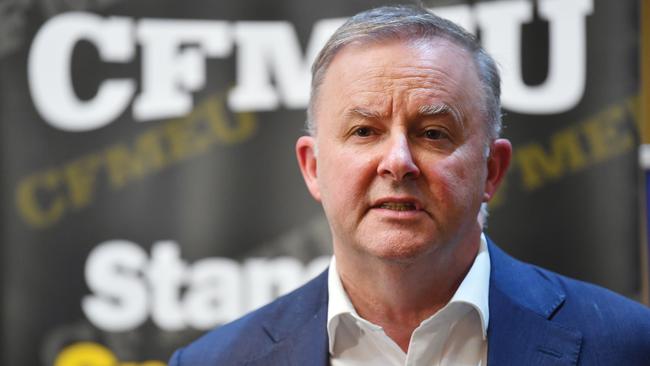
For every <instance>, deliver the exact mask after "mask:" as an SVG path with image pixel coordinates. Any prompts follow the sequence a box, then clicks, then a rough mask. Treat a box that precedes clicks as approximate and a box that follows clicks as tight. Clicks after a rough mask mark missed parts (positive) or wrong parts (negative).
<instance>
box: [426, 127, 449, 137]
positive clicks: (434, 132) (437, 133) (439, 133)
mask: <svg viewBox="0 0 650 366" xmlns="http://www.w3.org/2000/svg"><path fill="white" fill-rule="evenodd" d="M423 135H424V137H425V138H427V139H429V140H440V139H444V138H447V134H446V133H445V132H444V131H442V130H436V129H428V130H425V131H424V133H423Z"/></svg>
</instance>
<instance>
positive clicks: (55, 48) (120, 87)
mask: <svg viewBox="0 0 650 366" xmlns="http://www.w3.org/2000/svg"><path fill="white" fill-rule="evenodd" d="M538 9H539V15H540V17H541V18H542V19H544V20H546V21H548V22H549V62H548V65H549V66H548V73H547V77H546V79H545V81H544V82H543V83H541V84H539V85H526V83H524V81H523V76H522V73H521V70H522V65H521V59H522V55H521V43H522V39H521V34H522V26H523V24H525V23H529V22H531V21H532V17H533V5H532V3H531V2H527V1H520V0H501V1H490V2H481V3H477V4H476V5H454V6H447V7H437V8H434V9H433V10H434V11H435V12H436V13H438V14H440V15H441V16H443V17H447V18H449V19H451V20H453V21H456V22H457V23H459V24H460V25H462V26H463V27H465V28H466V29H467V30H468V31H470V32H474V33H475V32H476V31H477V30H478V29H480V30H481V34H482V40H483V45H484V47H485V48H486V50H487V51H488V52H489V53H490V54H492V55H493V56H494V57H495V58H496V60H497V62H498V63H499V64H501V65H502V66H503V70H502V71H503V72H502V75H503V98H502V101H503V106H504V108H506V109H509V110H512V111H516V112H519V113H530V114H551V113H560V112H564V111H568V110H570V109H571V108H573V107H575V106H576V105H577V104H578V103H579V102H580V100H581V98H582V96H583V94H584V89H585V84H586V54H587V52H586V17H587V16H588V15H589V14H591V13H592V12H593V0H574V1H561V0H540V1H539V2H538ZM343 21H344V19H323V20H320V21H317V22H316V23H315V24H314V25H313V27H312V31H311V35H310V38H309V41H308V44H307V47H306V51H305V52H304V54H303V52H302V50H301V47H300V44H299V42H298V37H297V35H296V31H295V28H294V27H293V25H292V24H291V23H289V22H286V21H264V22H250V21H241V22H226V21H219V20H175V19H146V18H145V19H141V20H138V21H136V20H133V19H131V18H126V17H100V16H98V15H94V14H90V13H81V12H75V13H65V14H61V15H58V16H55V17H53V18H51V19H50V20H48V21H47V23H45V25H43V26H42V27H41V28H40V29H39V31H38V33H37V34H36V36H35V38H34V42H33V43H32V45H31V48H30V53H29V60H28V78H29V86H30V91H31V94H32V98H33V100H34V105H35V107H36V109H37V111H38V112H39V113H40V114H41V116H42V117H43V119H44V120H45V121H46V122H47V123H49V124H51V125H52V126H54V127H56V128H59V129H63V130H66V131H89V130H94V129H97V128H100V127H103V126H105V125H107V124H109V123H111V122H112V121H113V120H114V119H115V118H117V116H119V115H120V114H122V113H123V112H124V111H125V110H126V109H127V108H128V107H129V103H130V102H131V101H132V100H133V99H134V98H135V101H134V103H133V117H134V119H135V120H137V121H147V120H153V119H162V118H172V117H178V116H181V115H183V114H185V113H187V112H189V111H190V110H191V109H192V104H193V99H192V93H193V92H196V91H199V90H201V89H202V88H204V87H205V83H206V79H207V67H206V61H207V59H209V58H221V59H223V58H227V57H230V56H231V55H232V54H233V50H235V49H236V52H234V53H235V57H236V63H235V65H236V70H235V74H236V75H235V76H236V80H235V87H234V88H233V89H232V90H231V91H230V93H229V95H228V106H229V107H230V109H231V110H233V111H236V112H244V111H269V110H276V109H278V108H280V107H286V108H290V109H295V108H305V107H306V105H307V102H308V99H309V83H310V73H309V65H310V64H311V63H312V61H313V60H314V58H315V57H316V54H317V52H318V50H319V49H321V47H322V46H323V45H324V43H325V42H326V40H327V38H328V37H329V36H330V35H331V34H332V33H333V32H334V31H335V30H336V28H337V27H338V26H339V25H341V24H342V22H343ZM81 40H86V41H88V42H90V43H91V44H92V45H94V46H95V47H97V50H98V52H99V57H100V59H101V61H103V62H113V63H129V62H132V61H133V60H134V58H135V48H136V46H140V47H141V48H142V61H141V62H142V65H141V67H142V81H141V90H142V91H141V93H140V94H139V95H137V96H134V93H135V90H136V84H137V81H136V80H133V79H132V78H131V79H129V78H122V79H109V80H104V81H103V82H102V83H101V84H100V86H99V89H98V92H97V94H96V96H94V97H93V98H92V99H90V100H86V101H83V100H80V99H79V98H78V96H77V95H76V94H75V91H74V88H73V77H74V75H73V74H72V73H71V72H70V63H71V60H72V57H73V52H74V48H75V45H76V44H77V43H78V42H79V41H81Z"/></svg>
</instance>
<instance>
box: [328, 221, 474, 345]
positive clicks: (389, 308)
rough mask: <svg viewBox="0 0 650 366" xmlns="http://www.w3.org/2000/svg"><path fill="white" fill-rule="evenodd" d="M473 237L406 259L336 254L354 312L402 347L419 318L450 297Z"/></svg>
mask: <svg viewBox="0 0 650 366" xmlns="http://www.w3.org/2000/svg"><path fill="white" fill-rule="evenodd" d="M479 244H480V232H479V236H477V237H476V239H475V240H474V239H471V240H466V241H463V242H459V243H457V244H456V245H450V247H449V248H438V250H436V251H434V252H432V253H427V254H426V255H422V256H421V257H418V258H411V259H409V260H408V261H403V260H399V261H398V260H393V259H383V258H376V257H370V258H367V257H366V258H363V254H360V253H358V252H357V253H352V254H351V253H348V252H347V251H346V253H345V254H341V255H336V258H337V259H336V260H337V271H338V274H339V276H340V278H341V283H342V285H343V287H344V289H345V292H346V293H347V294H348V297H349V298H350V301H351V302H352V304H353V305H354V308H355V310H356V311H357V313H358V314H359V315H360V316H361V317H362V318H364V319H366V320H368V321H370V322H372V323H374V324H377V325H379V326H381V327H382V328H383V329H384V331H385V333H386V335H388V336H389V337H390V338H392V339H393V340H394V341H395V343H397V344H398V345H399V346H400V348H402V350H403V351H404V352H407V350H408V344H409V341H410V338H411V334H412V333H413V331H414V330H415V328H417V327H418V326H419V325H420V323H421V322H422V321H423V320H425V319H427V318H429V317H430V316H432V315H433V314H435V313H436V312H438V310H440V309H441V308H443V307H444V306H445V305H446V304H447V303H448V302H449V300H450V299H451V297H452V296H453V294H454V293H455V292H456V290H457V289H458V286H459V285H460V283H461V282H462V281H463V278H465V275H466V274H467V272H468V271H469V269H470V267H471V265H472V263H473V261H474V258H475V257H476V254H477V252H478V249H479ZM337 249H339V248H337V247H336V246H335V252H336V251H337Z"/></svg>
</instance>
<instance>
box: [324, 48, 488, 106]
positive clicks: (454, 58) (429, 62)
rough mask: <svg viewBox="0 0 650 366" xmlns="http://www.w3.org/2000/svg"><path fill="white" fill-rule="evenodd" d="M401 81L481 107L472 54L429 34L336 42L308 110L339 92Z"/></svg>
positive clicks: (350, 93)
mask: <svg viewBox="0 0 650 366" xmlns="http://www.w3.org/2000/svg"><path fill="white" fill-rule="evenodd" d="M402 86H405V87H415V88H414V89H415V90H416V91H417V94H418V95H425V96H426V95H429V94H430V95H439V96H444V97H449V98H451V97H454V98H453V99H454V100H448V102H450V103H456V104H461V103H462V104H472V106H473V107H476V108H480V109H482V104H483V95H482V94H483V93H482V92H481V87H480V80H479V76H478V73H477V71H476V66H475V63H474V60H473V58H472V55H471V54H470V52H469V51H467V50H466V49H465V48H463V47H462V46H460V45H458V44H456V43H455V42H453V41H450V40H448V39H445V38H435V39H390V40H382V41H377V40H376V41H373V42H353V43H350V44H348V45H346V46H345V47H344V48H341V49H340V50H338V52H337V54H336V55H335V57H334V58H333V59H332V61H331V62H330V64H329V65H328V70H327V73H326V74H325V75H324V78H323V80H322V85H321V86H320V88H321V90H320V91H319V95H318V96H317V98H319V100H318V102H317V104H318V105H314V107H315V108H314V111H313V112H315V114H318V111H319V110H322V109H323V108H326V109H329V108H331V107H332V104H338V103H339V102H340V101H341V98H344V100H348V99H356V95H355V93H364V92H374V93H375V95H377V94H378V93H382V92H383V93H385V94H386V95H388V94H390V92H391V91H394V90H395V89H399V88H400V87H402ZM325 104H327V105H325ZM459 107H469V106H459ZM472 109H473V108H472ZM314 117H316V116H314Z"/></svg>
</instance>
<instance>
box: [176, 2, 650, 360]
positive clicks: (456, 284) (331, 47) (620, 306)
mask: <svg viewBox="0 0 650 366" xmlns="http://www.w3.org/2000/svg"><path fill="white" fill-rule="evenodd" d="M499 95H500V86H499V75H498V71H497V69H496V67H495V64H494V61H493V60H492V58H491V57H490V56H489V55H487V54H486V53H485V52H484V50H483V49H482V48H481V47H480V45H479V44H478V43H477V41H476V40H475V39H474V37H472V36H471V35H469V34H467V33H465V32H464V31H463V30H462V29H461V28H459V27H458V26H456V25H454V24H453V23H451V22H449V21H446V20H443V19H441V18H438V17H436V16H435V15H433V14H430V13H428V12H427V11H426V10H424V9H421V8H417V7H384V8H378V9H374V10H370V11H367V12H363V13H360V14H358V15H357V16H355V17H353V18H351V19H350V20H349V21H348V22H347V23H346V24H345V25H343V26H342V27H341V28H340V29H339V30H337V32H336V33H335V34H334V35H333V37H332V38H331V39H330V40H329V42H328V43H327V44H326V45H325V47H324V49H323V51H321V53H320V55H319V57H318V58H317V60H316V62H315V64H314V67H313V81H312V97H311V101H310V107H309V113H308V114H309V118H308V123H309V126H308V128H309V132H310V135H309V136H303V137H301V138H300V139H299V140H298V142H297V144H296V153H297V156H298V162H299V165H300V169H301V171H302V174H303V177H304V179H305V182H306V184H307V188H308V189H309V191H310V193H311V194H312V196H313V197H314V198H315V199H316V200H317V201H319V202H321V203H322V205H323V208H324V211H325V214H326V216H327V219H328V222H329V224H330V229H331V233H332V238H333V243H332V244H333V249H334V257H333V259H332V263H331V266H330V268H329V271H326V272H325V273H324V274H322V275H320V276H319V277H317V278H316V279H314V280H312V281H311V282H310V283H308V284H306V285H305V286H303V287H302V288H300V289H298V290H296V291H295V292H293V293H291V294H289V295H287V296H285V297H282V298H280V299H278V300H276V301H275V302H273V303H271V304H270V305H267V306H265V307H263V308H262V309H260V310H257V311H255V312H253V313H251V314H249V315H247V316H245V317H243V318H242V319H239V320H237V321H235V322H233V323H230V324H228V325H225V326H223V327H220V328H219V329H217V330H216V331H213V332H212V333H209V334H208V335H206V336H204V337H203V338H202V339H200V340H198V341H197V342H195V343H194V344H192V345H190V346H189V347H187V348H185V349H182V350H179V351H177V352H176V353H175V354H174V356H173V357H172V360H171V362H170V365H188V366H190V365H191V366H202V365H240V364H241V365H326V364H328V363H329V364H331V365H486V364H489V365H578V364H579V365H650V311H649V310H648V309H647V308H645V307H643V306H641V305H639V304H636V303H633V302H631V301H629V300H626V299H624V298H623V297H620V296H618V295H615V294H613V293H611V292H609V291H607V290H604V289H601V288H597V287H595V286H592V285H588V284H585V283H580V282H578V281H574V280H570V279H567V278H564V277H562V276H559V275H556V274H553V273H551V272H548V271H546V270H543V269H539V268H536V267H533V266H531V265H528V264H524V263H521V262H518V261H516V260H514V259H512V258H510V257H508V256H507V255H506V254H504V253H503V252H501V251H500V250H499V249H498V248H497V247H496V246H495V245H494V244H493V243H492V242H490V241H489V239H487V238H486V237H485V236H484V235H483V234H482V222H481V221H482V220H483V219H484V215H479V212H480V209H481V207H482V206H483V205H484V204H485V203H487V202H488V201H489V200H490V199H491V198H492V196H493V195H494V193H495V191H496V190H497V188H498V187H499V184H500V182H501V180H502V178H503V176H504V174H505V172H506V170H507V168H508V163H509V161H510V156H511V145H510V143H509V142H508V141H507V140H504V139H500V138H498V135H499V131H500V127H501V121H500V102H499ZM477 217H478V219H477Z"/></svg>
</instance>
